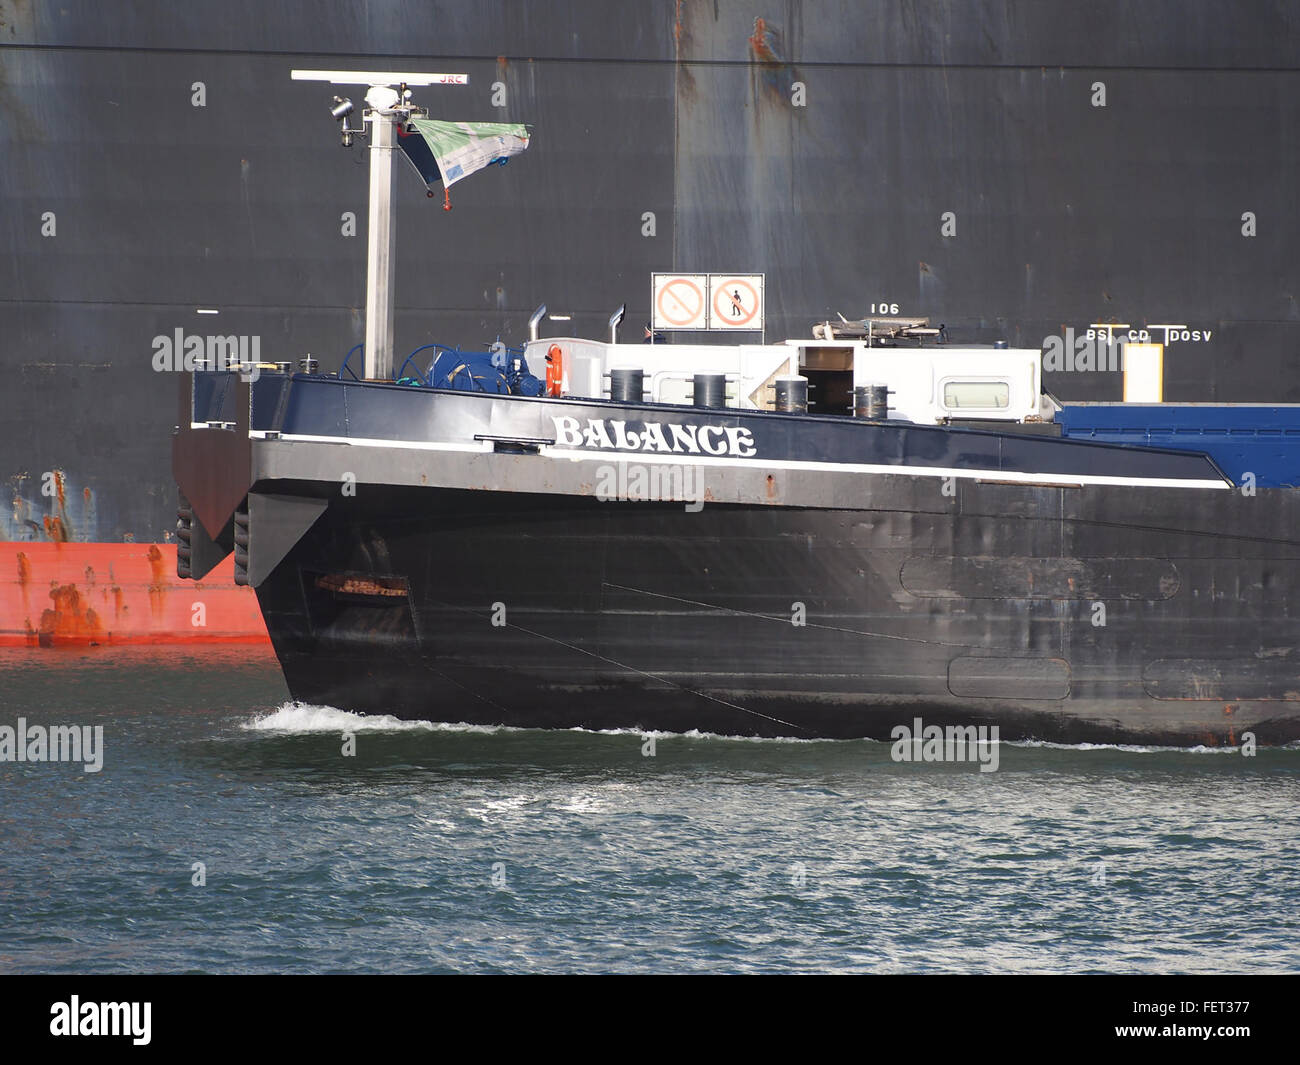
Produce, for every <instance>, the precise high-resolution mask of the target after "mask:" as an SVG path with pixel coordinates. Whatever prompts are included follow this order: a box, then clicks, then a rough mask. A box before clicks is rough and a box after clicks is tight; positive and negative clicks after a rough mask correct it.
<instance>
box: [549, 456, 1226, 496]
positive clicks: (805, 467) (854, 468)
mask: <svg viewBox="0 0 1300 1065" xmlns="http://www.w3.org/2000/svg"><path fill="white" fill-rule="evenodd" d="M540 450H541V453H542V454H544V455H547V456H549V457H551V458H557V459H569V460H570V461H572V462H581V461H587V462H610V461H614V462H634V463H635V462H644V463H650V462H658V463H662V464H664V465H669V466H718V467H739V468H749V469H756V470H796V471H801V472H809V473H877V474H890V475H893V476H895V477H908V476H911V477H960V478H964V479H966V480H972V481H975V480H978V481H1004V482H1005V481H1010V482H1014V483H1016V484H1025V485H1043V486H1047V487H1052V488H1071V487H1082V486H1083V485H1085V484H1105V485H1123V486H1133V487H1142V488H1231V487H1233V486H1232V485H1231V484H1230V483H1229V482H1227V481H1220V480H1204V479H1196V480H1192V479H1190V478H1178V477H1106V476H1101V475H1092V474H1072V473H1017V472H1015V471H1014V470H972V469H955V468H952V467H947V466H893V465H885V464H877V463H870V462H804V461H800V460H798V459H773V460H767V459H761V458H746V459H741V458H724V457H716V458H715V457H713V456H711V455H675V454H674V455H666V454H658V453H654V452H640V451H637V452H626V451H624V452H612V451H583V450H581V449H578V448H559V447H543V448H541V449H540Z"/></svg>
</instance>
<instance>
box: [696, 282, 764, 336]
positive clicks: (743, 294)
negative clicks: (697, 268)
mask: <svg viewBox="0 0 1300 1065" xmlns="http://www.w3.org/2000/svg"><path fill="white" fill-rule="evenodd" d="M709 294H710V296H709V328H710V329H749V330H753V331H754V332H758V331H760V330H761V329H762V328H763V275H762V274H710V275H709Z"/></svg>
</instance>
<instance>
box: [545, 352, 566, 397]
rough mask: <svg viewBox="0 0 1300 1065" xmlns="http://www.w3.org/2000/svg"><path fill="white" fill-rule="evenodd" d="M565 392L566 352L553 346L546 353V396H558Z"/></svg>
mask: <svg viewBox="0 0 1300 1065" xmlns="http://www.w3.org/2000/svg"><path fill="white" fill-rule="evenodd" d="M563 390H564V352H563V351H562V350H561V348H560V345H559V344H552V345H551V347H550V350H549V351H547V353H546V394H547V395H548V396H558V395H560V394H561V393H562V392H563Z"/></svg>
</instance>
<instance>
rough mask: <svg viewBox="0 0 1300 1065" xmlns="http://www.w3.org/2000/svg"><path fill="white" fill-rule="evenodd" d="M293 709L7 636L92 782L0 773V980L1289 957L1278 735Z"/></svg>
mask: <svg viewBox="0 0 1300 1065" xmlns="http://www.w3.org/2000/svg"><path fill="white" fill-rule="evenodd" d="M286 698H287V696H286V693H285V690H284V688H283V685H282V682H281V680H280V677H279V673H278V670H277V668H276V666H275V662H274V660H273V659H272V658H270V656H269V653H268V652H263V651H260V650H257V651H252V652H250V651H249V650H248V649H247V648H232V649H229V650H225V651H218V652H203V653H201V654H200V653H193V652H183V653H182V652H176V651H175V650H172V649H166V650H153V651H130V650H114V649H107V648H102V649H101V648H95V649H90V650H82V651H58V652H50V651H41V652H33V651H25V650H24V651H5V652H0V726H2V725H9V726H15V725H16V723H17V719H18V718H19V717H20V716H22V717H24V718H25V719H26V720H27V721H28V723H29V724H36V723H45V724H77V725H92V726H93V725H102V726H103V727H104V767H103V770H102V771H101V772H99V773H85V772H83V771H82V769H81V767H80V766H79V765H69V764H32V763H12V762H8V763H0V971H4V972H35V971H41V972H46V971H54V972H138V971H215V972H249V971H272V972H276V971H286V972H308V971H309V972H320V971H369V972H419V971H465V972H495V971H575V970H576V971H608V970H633V971H685V970H728V971H736V970H740V971H791V970H838V971H868V972H917V971H922V972H946V971H957V972H979V971H998V972H1028V971H1032V972H1077V971H1106V972H1111V971H1118V972H1232V971H1297V970H1300V932H1298V928H1300V861H1298V860H1297V858H1298V857H1300V844H1298V843H1297V835H1298V833H1297V825H1298V823H1300V750H1295V749H1287V750H1280V751H1279V750H1274V751H1269V750H1262V751H1260V752H1259V754H1258V755H1257V756H1256V757H1254V758H1244V757H1242V756H1241V754H1240V753H1236V752H1231V753H1229V752H1211V751H1200V752H1186V751H1168V750H1145V749H1135V750H1126V749H1116V748H1092V749H1079V748H1059V747H1047V746H1008V745H1004V746H1003V747H1002V749H1001V757H1000V767H999V769H998V771H997V772H993V773H981V772H979V771H978V769H977V766H976V765H973V764H963V765H936V764H909V763H895V762H893V761H892V760H891V759H890V748H889V746H888V745H887V744H880V743H870V742H834V743H832V742H825V743H822V742H817V743H810V742H781V741H770V740H765V741H748V740H736V739H723V738H717V737H708V736H693V737H676V736H658V737H656V739H655V744H654V748H655V752H654V755H653V756H650V757H648V756H646V755H645V754H643V748H644V746H645V740H644V738H643V737H641V736H640V735H633V734H593V733H588V732H576V731H575V732H538V731H523V730H505V729H501V730H487V729H481V728H466V727H448V726H432V725H427V724H412V723H403V722H398V721H395V720H392V719H388V720H367V719H362V718H358V717H355V716H353V715H351V714H345V713H343V712H341V711H338V710H334V709H330V708H327V707H303V706H295V705H293V704H290V703H287V702H286ZM345 732H351V733H352V735H353V737H354V739H355V747H356V752H355V756H352V757H347V756H345V755H344V754H343V747H344V744H345V742H346V741H345V740H344V733H345ZM196 862H202V863H204V864H203V871H204V875H205V878H206V883H205V884H203V885H202V886H195V885H194V884H193V882H192V881H193V880H194V879H196V878H197V876H198V873H197V872H196V870H195V867H194V863H196Z"/></svg>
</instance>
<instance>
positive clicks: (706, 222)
mask: <svg viewBox="0 0 1300 1065" xmlns="http://www.w3.org/2000/svg"><path fill="white" fill-rule="evenodd" d="M756 16H759V17H761V19H762V22H761V24H760V23H758V22H756ZM1297 32H1300V25H1298V23H1297V5H1296V4H1295V3H1293V2H1289V0H1287V2H1284V0H1278V2H1266V3H1259V4H1251V5H1238V4H1228V3H1217V2H1213V0H1189V2H1186V3H1157V4H1142V5H1133V4H1130V3H1127V2H1122V0H1106V2H1102V3H1095V4H1089V5H1078V4H1075V3H1073V2H1069V3H1066V2H1061V3H1056V2H1048V3H1033V4H1030V3H1011V2H1006V3H1003V2H983V3H973V4H960V5H952V4H939V3H935V4H908V5H897V4H893V3H883V2H882V3H871V4H859V3H849V2H847V0H844V2H817V3H813V2H804V0H783V2H781V3H778V4H773V5H770V6H769V7H766V8H763V9H756V8H755V7H754V5H752V4H740V3H733V2H726V0H724V2H720V3H713V2H708V3H700V2H695V0H680V2H678V0H657V2H654V3H644V4H636V5H610V4H607V3H602V2H596V0H573V2H570V3H562V4H547V5H531V4H530V5H522V4H519V5H516V4H513V3H507V2H505V0H497V2H490V3H484V4H479V5H472V6H468V7H467V6H466V5H437V4H432V5H431V4H424V3H412V2H401V0H392V2H386V3H370V4H367V5H361V6H358V5H355V4H350V3H320V4H311V5H301V6H288V7H267V6H266V5H265V4H262V3H259V2H255V0H237V2H230V3H222V4H186V5H175V4H170V3H161V2H158V3H143V4H132V5H129V6H128V7H127V8H126V9H121V8H120V7H119V6H111V5H102V4H98V3H94V2H92V0H61V2H60V3H58V4H54V3H17V2H13V0H0V141H2V142H3V148H4V151H3V153H0V154H2V156H3V159H2V161H0V197H3V200H4V202H5V204H6V209H5V211H4V212H3V213H0V233H3V234H4V240H5V247H6V249H7V250H8V252H9V254H7V255H4V256H0V293H2V294H3V295H2V296H0V334H2V335H3V338H4V339H3V343H0V372H3V374H4V376H5V380H6V384H5V387H3V388H0V455H3V460H2V461H0V478H3V479H4V480H5V481H6V483H7V486H8V488H9V489H10V490H11V495H10V496H9V497H8V498H7V499H6V506H5V507H3V508H0V537H4V538H8V539H11V540H26V539H31V538H42V537H44V536H46V535H47V533H46V532H45V529H44V522H43V519H44V518H45V517H49V516H52V515H55V513H56V504H57V501H56V500H54V499H52V498H51V497H49V496H47V495H43V494H42V492H41V486H42V483H43V477H42V475H43V474H44V473H45V472H49V471H53V470H60V471H62V472H63V474H64V475H65V480H66V483H67V488H68V491H67V503H66V508H65V513H64V514H63V515H61V517H62V518H64V519H66V525H67V526H68V527H69V533H68V534H69V535H70V537H71V538H73V539H77V540H90V541H103V542H111V541H117V542H120V541H121V540H123V539H124V538H133V539H135V540H138V541H146V540H163V539H165V538H168V537H170V535H171V526H172V521H173V515H172V510H173V501H174V497H173V489H172V485H171V480H170V475H169V471H168V469H167V463H166V460H165V455H166V450H167V441H168V434H169V432H170V430H171V424H172V419H171V415H170V409H171V403H170V397H171V390H172V382H171V380H170V379H169V375H168V374H167V373H160V372H156V371H155V370H154V368H153V365H152V358H153V354H154V352H153V347H152V341H153V338H155V337H158V336H171V335H172V334H173V332H174V330H176V329H178V328H180V329H183V330H185V331H187V332H188V333H193V334H199V335H203V334H214V333H216V334H222V335H230V336H244V337H250V338H251V337H257V338H259V340H260V345H261V346H260V351H261V355H262V357H263V358H264V359H269V360H276V359H296V358H297V357H298V356H300V355H301V354H303V353H305V352H308V351H310V352H314V353H315V354H316V355H317V356H318V357H319V358H321V359H322V365H323V366H324V368H326V369H334V368H336V367H337V366H338V365H339V363H340V361H341V360H342V357H343V355H344V353H345V352H346V351H347V350H348V349H349V348H350V347H352V346H353V345H354V344H356V343H358V342H360V341H361V340H362V339H363V322H362V314H361V306H360V304H361V298H360V295H359V294H360V293H361V292H362V291H363V288H364V284H363V282H364V276H363V271H364V263H365V255H364V251H363V248H364V242H365V175H366V168H365V167H364V166H363V165H358V166H352V165H348V163H347V157H346V156H344V155H343V154H342V153H341V151H340V149H339V148H338V147H337V145H336V144H335V143H332V142H331V137H330V135H329V132H330V128H331V124H330V120H329V118H328V116H327V114H326V109H325V107H326V104H327V102H328V100H327V98H326V97H322V96H320V94H319V92H318V90H317V88H313V87H312V86H310V85H303V84H294V83H291V82H290V81H289V70H290V69H291V68H293V67H301V66H315V67H329V68H345V69H346V68H353V69H357V68H359V69H374V68H375V67H376V66H380V67H383V66H385V65H391V64H401V65H402V66H406V67H414V68H416V69H420V70H435V69H456V70H462V71H464V72H466V73H468V74H469V75H470V85H469V86H468V87H467V88H454V89H452V88H449V89H446V90H445V91H443V90H439V91H438V92H437V93H436V94H434V96H435V98H433V99H429V100H426V102H427V103H429V104H431V105H432V106H433V107H434V108H435V111H436V113H437V114H439V115H441V116H444V117H449V118H465V119H497V120H505V121H525V122H529V123H532V124H533V126H534V128H535V137H534V142H533V146H532V147H531V148H530V150H529V153H528V155H527V156H526V157H525V158H524V159H521V160H518V161H516V162H515V163H512V164H511V165H510V166H508V167H506V168H505V169H504V170H503V171H501V172H500V173H499V174H494V175H493V181H491V182H486V183H484V184H482V185H475V184H474V183H468V184H467V185H465V186H458V187H457V188H456V189H455V190H454V191H453V204H454V207H455V209H454V210H453V211H452V212H451V213H450V214H448V213H444V212H443V211H441V210H438V209H437V204H436V203H435V202H431V201H428V200H426V199H425V198H424V195H423V190H422V189H421V188H420V187H419V184H418V182H416V181H415V180H414V179H413V178H411V176H410V175H406V174H404V175H402V177H403V178H405V179H406V180H405V181H401V182H399V185H398V192H399V199H400V201H401V202H400V206H399V211H400V217H401V218H402V220H403V221H402V229H401V232H400V233H399V238H398V242H397V256H398V268H397V275H396V276H397V281H396V293H395V296H396V302H397V311H396V316H397V317H396V320H397V339H398V346H399V350H398V355H399V358H400V356H401V355H403V354H404V353H405V352H406V351H410V350H412V349H414V348H415V347H417V346H418V345H420V344H422V343H425V342H428V341H430V340H436V341H441V342H443V343H451V344H465V345H480V344H482V343H484V342H486V341H490V340H491V339H492V338H493V337H495V336H497V335H498V334H500V335H501V336H502V338H503V339H505V340H506V341H507V342H518V341H519V340H520V339H521V338H522V337H523V335H524V333H525V322H526V319H527V316H528V313H529V311H530V310H531V309H532V308H533V307H534V306H536V305H537V304H538V303H540V302H542V301H546V302H548V303H549V304H550V306H551V308H552V309H553V310H556V311H563V312H565V313H568V314H571V315H572V318H573V325H572V329H573V330H574V331H575V332H576V333H579V334H593V333H596V332H597V331H598V330H599V329H600V328H601V327H602V325H603V323H604V321H605V319H606V317H607V316H608V314H609V312H610V311H611V310H612V309H613V308H614V307H617V306H618V305H619V304H620V303H623V302H625V301H626V302H627V303H628V306H629V311H628V327H631V328H634V329H637V330H639V328H640V325H641V323H642V322H643V321H645V320H646V319H648V318H649V308H650V290H649V274H650V272H651V271H653V270H669V269H678V270H683V271H709V270H737V271H753V272H763V273H765V274H766V277H767V289H766V291H767V295H768V318H767V325H768V335H769V336H774V337H775V336H796V335H802V334H804V333H805V332H806V329H807V325H808V323H809V322H811V321H820V320H822V319H824V318H826V317H828V316H830V317H832V318H833V317H834V314H835V312H837V311H841V312H843V313H845V314H846V315H848V316H850V317H858V316H861V315H863V314H869V313H873V311H872V309H871V308H872V305H873V304H891V305H892V304H895V303H896V304H898V305H899V306H900V308H901V311H902V313H905V314H915V315H922V316H924V315H929V316H932V317H933V318H934V319H935V320H936V321H944V322H946V324H947V325H948V327H949V329H950V330H951V331H952V332H953V333H954V335H960V336H963V337H965V338H968V339H970V340H972V341H979V340H985V341H991V340H995V339H1001V338H1005V339H1008V340H1009V341H1011V342H1012V343H1013V344H1020V345H1025V344H1027V345H1029V346H1035V345H1037V344H1038V343H1039V342H1040V341H1041V339H1042V338H1043V337H1044V336H1047V335H1049V334H1059V333H1060V332H1061V331H1062V329H1063V328H1065V327H1067V326H1069V327H1073V328H1075V329H1079V328H1082V327H1086V326H1087V325H1089V324H1090V323H1093V322H1119V323H1129V324H1131V325H1134V326H1137V327H1142V326H1146V325H1152V324H1158V323H1166V324H1168V323H1173V324H1178V323H1186V324H1188V325H1189V326H1193V327H1199V328H1200V329H1202V330H1209V331H1210V332H1211V334H1212V336H1211V339H1210V340H1209V341H1208V342H1207V341H1202V342H1188V343H1179V344H1176V345H1174V346H1172V347H1171V348H1170V349H1169V351H1168V352H1167V357H1166V363H1165V385H1166V388H1165V395H1166V398H1168V399H1171V400H1180V401H1186V400H1205V401H1219V402H1231V401H1255V400H1261V399H1269V400H1274V401H1277V400H1286V401H1292V402H1294V401H1297V400H1300V380H1298V379H1297V378H1296V376H1295V374H1294V373H1293V372H1292V371H1293V370H1294V368H1295V366H1296V352H1297V350H1300V344H1298V343H1297V339H1296V338H1297V327H1298V326H1300V306H1298V305H1297V293H1300V275H1298V274H1297V266H1296V257H1295V255H1294V237H1295V232H1296V220H1297V211H1296V199H1295V189H1296V180H1295V176H1296V173H1297V155H1296V153H1297V143H1298V142H1297V138H1296V137H1295V133H1294V131H1295V130H1296V129H1297V118H1298V117H1300V115H1298V112H1297V109H1298V108H1300V91H1297V90H1298V89H1300V82H1298V78H1300V75H1298V74H1297V71H1296V64H1295V53H1294V46H1293V43H1292V42H1294V40H1295V39H1296V35H1297ZM1098 83H1102V84H1103V85H1104V89H1105V98H1104V106H1100V103H1101V102H1102V101H1101V100H1100V99H1099V98H1098V97H1097V92H1098V89H1097V88H1096V86H1097V84H1098ZM498 85H500V86H501V87H502V88H504V90H505V91H504V94H498V91H497V88H496V87H497V86H498ZM797 86H802V90H803V91H802V95H801V96H800V97H799V98H798V99H799V102H796V91H797ZM494 98H497V99H499V101H500V106H497V105H496V104H494ZM312 109H317V110H315V111H314V113H315V114H317V115H318V116H319V124H318V123H317V122H315V121H304V120H303V117H302V116H304V115H306V114H309V113H313V111H312ZM357 161H359V157H357ZM348 212H352V213H353V214H355V216H356V219H357V225H356V229H355V233H356V236H355V237H352V236H348V235H345V233H346V232H347V231H348V223H347V220H346V218H345V215H346V214H347V213H348ZM949 213H951V215H952V216H953V221H952V226H953V227H954V228H952V230H951V235H945V229H944V227H945V215H947V214H949ZM1247 213H1249V214H1250V215H1251V216H1252V217H1253V219H1254V223H1253V229H1252V230H1251V231H1253V232H1254V234H1255V235H1254V236H1247V235H1245V234H1244V230H1245V229H1246V228H1247V223H1246V222H1245V221H1243V216H1244V215H1246V214H1247ZM47 215H48V216H50V217H47ZM648 216H653V219H651V218H650V217H648ZM200 308H205V309H212V310H218V311H220V314H219V315H217V316H201V315H198V314H197V313H196V312H197V311H198V309H200ZM625 328H627V327H625ZM1047 386H1048V387H1049V388H1050V389H1051V390H1052V391H1053V392H1054V393H1056V394H1057V395H1060V396H1063V397H1065V398H1069V399H1077V400H1084V399H1118V398H1119V397H1120V388H1121V386H1120V380H1119V375H1118V374H1116V373H1096V372H1092V373H1064V372H1063V373H1056V374H1052V373H1049V374H1048V377H1047Z"/></svg>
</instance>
